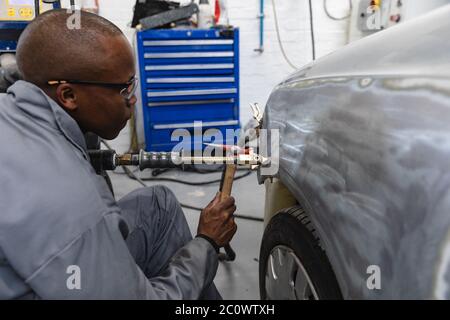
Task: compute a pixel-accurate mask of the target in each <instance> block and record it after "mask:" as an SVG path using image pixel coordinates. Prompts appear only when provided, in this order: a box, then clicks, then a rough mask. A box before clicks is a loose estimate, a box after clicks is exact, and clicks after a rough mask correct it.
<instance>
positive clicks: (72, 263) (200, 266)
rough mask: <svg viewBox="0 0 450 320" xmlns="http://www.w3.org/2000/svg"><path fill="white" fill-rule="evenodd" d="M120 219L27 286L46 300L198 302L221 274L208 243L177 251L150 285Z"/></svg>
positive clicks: (84, 238) (109, 220)
mask: <svg viewBox="0 0 450 320" xmlns="http://www.w3.org/2000/svg"><path fill="white" fill-rule="evenodd" d="M121 219H122V218H121V217H120V215H119V214H117V213H111V214H108V215H106V216H104V217H103V219H102V220H101V221H100V222H98V223H97V224H96V225H95V226H94V227H93V228H91V229H89V230H87V231H86V232H84V233H83V234H82V235H80V236H79V237H78V238H77V239H75V240H73V241H72V242H71V243H70V244H68V245H67V246H66V247H65V248H64V249H63V250H62V251H61V252H59V253H58V254H56V255H55V256H53V257H52V258H51V259H49V261H47V262H46V263H45V264H44V265H43V266H41V267H40V268H39V269H38V270H37V271H36V272H34V273H33V275H32V276H30V277H29V278H28V279H27V280H26V282H27V284H28V285H29V286H30V287H31V288H32V289H33V291H34V292H36V294H37V295H38V296H39V297H40V298H43V299H198V298H199V297H200V295H201V293H202V291H203V290H204V288H206V287H207V286H209V285H210V284H211V283H212V281H213V279H214V276H215V274H216V271H217V267H218V258H217V254H216V252H215V250H214V248H213V247H212V245H211V244H210V243H209V242H208V241H207V240H205V239H202V238H195V239H193V240H192V241H190V242H189V243H188V244H186V245H185V246H184V247H182V248H181V249H179V250H178V252H177V253H176V254H175V255H174V257H173V258H172V259H171V261H170V262H169V264H168V266H167V267H166V268H165V269H164V271H163V272H162V273H161V274H160V275H159V276H158V277H155V278H152V279H147V278H146V277H145V275H144V274H143V272H142V271H141V270H140V268H139V267H138V266H137V265H136V263H135V261H134V259H133V257H132V256H131V254H130V252H129V250H128V247H127V246H126V243H125V241H124V239H123V237H122V234H121V232H120V230H119V224H120V223H121Z"/></svg>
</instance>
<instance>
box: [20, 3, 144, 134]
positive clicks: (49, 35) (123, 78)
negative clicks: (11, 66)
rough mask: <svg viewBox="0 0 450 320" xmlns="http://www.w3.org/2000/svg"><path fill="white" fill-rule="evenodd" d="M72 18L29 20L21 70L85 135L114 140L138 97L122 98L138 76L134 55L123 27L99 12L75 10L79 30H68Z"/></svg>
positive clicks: (52, 14) (54, 15)
mask: <svg viewBox="0 0 450 320" xmlns="http://www.w3.org/2000/svg"><path fill="white" fill-rule="evenodd" d="M72 14H73V13H68V12H67V11H66V10H52V11H48V12H46V13H44V14H42V15H40V16H38V17H37V18H36V19H35V20H34V21H33V22H31V23H30V24H29V25H28V27H27V28H26V29H25V31H24V32H23V33H22V35H21V37H20V39H19V43H18V47H17V64H18V68H19V71H20V73H21V75H22V77H23V79H24V80H25V81H28V82H31V83H33V84H35V85H37V86H38V87H40V88H41V89H43V90H44V91H45V92H46V93H47V94H48V95H49V96H50V97H51V98H52V99H53V100H55V101H56V102H57V103H58V104H59V105H60V106H61V107H62V108H63V109H64V110H65V111H66V112H67V113H68V114H69V115H70V116H72V117H73V118H74V119H75V121H77V123H78V125H79V126H80V128H81V129H82V130H83V132H93V133H96V134H97V135H99V136H100V137H102V138H105V139H113V138H115V137H116V136H117V135H118V134H119V132H120V130H122V129H123V127H124V126H125V124H126V121H127V120H128V119H129V118H130V115H131V108H132V106H133V105H134V104H135V103H136V97H135V96H134V95H133V96H132V97H130V98H129V99H126V98H125V97H124V96H126V95H127V92H126V91H127V90H130V89H131V87H129V88H128V89H127V90H122V89H124V88H125V87H127V85H126V84H125V83H127V82H128V83H131V82H132V81H130V80H132V78H133V77H134V76H135V72H136V71H135V64H134V57H133V51H132V49H131V47H130V45H129V43H128V41H127V39H126V37H125V36H124V35H123V33H122V32H121V31H120V29H118V28H117V27H116V26H115V25H114V24H112V23H111V22H109V21H108V20H106V19H104V18H101V17H99V16H97V15H95V14H92V13H87V12H77V14H80V15H81V29H72V30H71V29H69V28H68V27H67V21H68V19H69V18H70V17H71V16H72ZM70 80H73V82H71V81H70ZM49 81H63V82H64V81H66V82H67V83H56V82H54V83H53V84H49V83H48V82H49ZM79 82H94V83H95V82H101V83H108V84H125V85H124V86H104V85H96V84H86V83H82V84H80V83H79Z"/></svg>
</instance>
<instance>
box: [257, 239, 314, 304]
mask: <svg viewBox="0 0 450 320" xmlns="http://www.w3.org/2000/svg"><path fill="white" fill-rule="evenodd" d="M265 289H266V296H267V299H269V300H318V299H319V297H318V296H317V292H316V289H315V288H314V286H313V284H312V282H311V279H310V278H309V276H308V273H307V272H306V270H305V268H304V267H303V265H302V263H301V262H300V259H299V258H298V257H297V256H296V255H295V253H294V251H293V250H292V249H291V248H289V247H287V246H283V245H279V246H276V247H274V248H273V249H272V251H271V252H270V255H269V259H267V268H266V288H265Z"/></svg>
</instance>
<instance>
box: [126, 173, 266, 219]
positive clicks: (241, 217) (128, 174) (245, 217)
mask: <svg viewBox="0 0 450 320" xmlns="http://www.w3.org/2000/svg"><path fill="white" fill-rule="evenodd" d="M122 169H123V170H124V171H125V173H126V174H127V176H128V177H129V178H130V179H132V180H136V181H137V182H138V183H139V184H140V185H142V186H143V187H148V186H147V184H146V183H145V182H144V181H143V179H142V178H139V177H138V176H137V175H135V174H134V172H132V171H131V170H130V169H128V168H127V167H125V166H122ZM249 173H251V172H248V173H247V175H248V174H249ZM237 178H239V177H237ZM240 178H243V177H242V176H241V177H240ZM148 180H155V179H152V178H150V179H148ZM235 180H236V178H235ZM219 181H220V180H219ZM180 206H181V207H183V208H186V209H191V210H196V211H200V212H201V211H202V210H203V208H200V207H195V206H191V205H188V204H184V203H181V202H180ZM233 216H234V217H235V218H237V219H243V220H251V221H259V222H263V221H264V219H262V218H258V217H253V216H247V215H241V214H234V215H233Z"/></svg>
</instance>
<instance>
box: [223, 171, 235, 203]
mask: <svg viewBox="0 0 450 320" xmlns="http://www.w3.org/2000/svg"><path fill="white" fill-rule="evenodd" d="M235 173H236V165H234V164H227V166H226V167H225V174H224V175H223V179H222V187H221V189H220V200H221V201H222V200H225V199H226V198H228V197H229V196H231V189H232V188H233V182H234V174H235Z"/></svg>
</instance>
